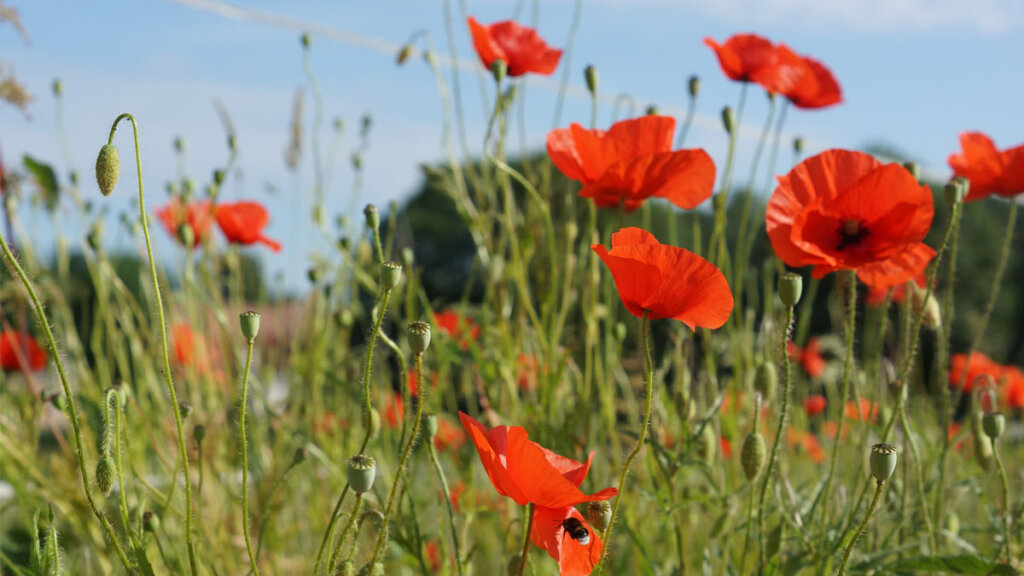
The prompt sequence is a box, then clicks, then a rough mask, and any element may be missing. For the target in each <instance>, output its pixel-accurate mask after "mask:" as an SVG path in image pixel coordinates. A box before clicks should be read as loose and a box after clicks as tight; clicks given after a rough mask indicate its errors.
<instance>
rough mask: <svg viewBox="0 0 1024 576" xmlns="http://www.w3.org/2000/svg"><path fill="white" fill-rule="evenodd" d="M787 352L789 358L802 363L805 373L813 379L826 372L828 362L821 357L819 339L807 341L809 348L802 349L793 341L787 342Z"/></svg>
mask: <svg viewBox="0 0 1024 576" xmlns="http://www.w3.org/2000/svg"><path fill="white" fill-rule="evenodd" d="M786 351H787V352H788V353H789V357H790V358H792V359H794V360H796V361H797V362H799V363H800V366H802V367H803V369H804V372H807V375H808V376H810V377H811V378H817V377H818V376H821V375H822V373H824V372H825V367H826V366H828V362H826V361H825V358H824V357H822V355H821V343H820V342H819V341H818V339H817V338H810V339H808V340H807V347H806V348H802V349H801V348H800V347H799V346H797V345H796V344H794V343H793V342H792V341H789V342H786Z"/></svg>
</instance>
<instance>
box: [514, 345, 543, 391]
mask: <svg viewBox="0 0 1024 576" xmlns="http://www.w3.org/2000/svg"><path fill="white" fill-rule="evenodd" d="M516 366H517V367H518V368H519V374H518V376H517V377H516V383H517V384H519V389H520V390H522V391H524V392H528V391H530V390H533V389H534V388H536V387H537V372H538V370H539V368H540V364H539V363H538V362H537V358H535V357H533V356H530V355H528V354H520V355H519V357H518V358H516Z"/></svg>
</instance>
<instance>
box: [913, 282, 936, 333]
mask: <svg viewBox="0 0 1024 576" xmlns="http://www.w3.org/2000/svg"><path fill="white" fill-rule="evenodd" d="M925 294H927V290H925V289H923V288H920V287H918V286H913V287H912V289H911V298H912V300H913V302H914V309H916V310H919V311H920V314H922V318H921V322H922V324H924V326H925V327H926V328H928V329H930V330H935V329H937V328H938V327H939V325H940V324H942V311H941V309H940V308H939V301H938V299H937V298H935V294H928V299H927V300H925V299H924V296H925Z"/></svg>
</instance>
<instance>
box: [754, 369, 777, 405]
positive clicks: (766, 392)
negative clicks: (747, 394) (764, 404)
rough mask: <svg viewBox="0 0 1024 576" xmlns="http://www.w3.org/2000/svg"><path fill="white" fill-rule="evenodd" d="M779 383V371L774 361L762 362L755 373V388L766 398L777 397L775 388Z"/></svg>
mask: <svg viewBox="0 0 1024 576" xmlns="http://www.w3.org/2000/svg"><path fill="white" fill-rule="evenodd" d="M778 383H779V371H778V368H776V367H775V363H774V362H761V363H760V364H758V366H757V373H756V374H755V375H754V390H756V391H757V392H759V393H760V394H761V397H762V398H764V399H766V400H767V399H771V398H774V397H775V388H776V386H777V385H778Z"/></svg>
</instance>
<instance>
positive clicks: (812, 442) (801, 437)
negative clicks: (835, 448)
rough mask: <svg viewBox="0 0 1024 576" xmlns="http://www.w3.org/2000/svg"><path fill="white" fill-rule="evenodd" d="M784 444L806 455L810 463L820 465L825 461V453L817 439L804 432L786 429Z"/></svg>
mask: <svg viewBox="0 0 1024 576" xmlns="http://www.w3.org/2000/svg"><path fill="white" fill-rule="evenodd" d="M786 443H787V444H789V445H790V446H792V447H793V448H797V449H799V450H802V451H804V452H806V453H807V457H808V458H810V459H811V462H814V463H817V464H820V463H821V462H824V461H825V451H824V450H822V448H821V443H820V442H818V438H817V437H816V436H815V435H814V434H811V433H810V432H806V431H804V430H798V429H796V428H786Z"/></svg>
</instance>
